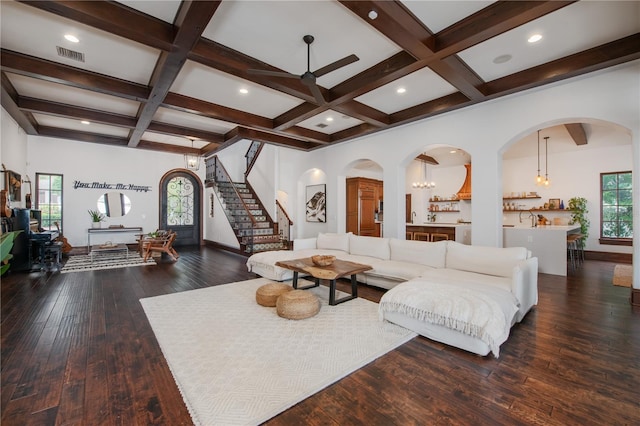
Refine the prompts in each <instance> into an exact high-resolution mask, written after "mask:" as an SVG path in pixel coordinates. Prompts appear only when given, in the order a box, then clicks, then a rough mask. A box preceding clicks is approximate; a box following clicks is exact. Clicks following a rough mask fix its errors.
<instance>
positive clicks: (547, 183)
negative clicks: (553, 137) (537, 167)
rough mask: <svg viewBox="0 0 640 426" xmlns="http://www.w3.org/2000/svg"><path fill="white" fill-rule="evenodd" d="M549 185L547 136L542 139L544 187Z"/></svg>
mask: <svg viewBox="0 0 640 426" xmlns="http://www.w3.org/2000/svg"><path fill="white" fill-rule="evenodd" d="M549 185H551V181H550V180H549V136H545V137H544V186H549Z"/></svg>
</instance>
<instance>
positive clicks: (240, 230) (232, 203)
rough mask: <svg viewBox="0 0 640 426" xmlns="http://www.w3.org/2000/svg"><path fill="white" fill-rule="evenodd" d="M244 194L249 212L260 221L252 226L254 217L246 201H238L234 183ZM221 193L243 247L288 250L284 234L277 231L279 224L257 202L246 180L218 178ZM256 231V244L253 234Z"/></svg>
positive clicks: (259, 249) (248, 250)
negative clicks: (282, 238)
mask: <svg viewBox="0 0 640 426" xmlns="http://www.w3.org/2000/svg"><path fill="white" fill-rule="evenodd" d="M232 185H233V186H235V189H236V190H237V191H238V193H239V194H240V197H241V198H242V201H244V204H245V205H246V206H247V208H248V209H249V213H250V214H251V215H252V216H253V218H254V220H255V221H256V225H255V228H253V229H252V223H251V218H250V217H249V215H248V214H247V211H246V210H245V208H244V206H243V205H242V202H240V201H238V200H237V198H236V195H235V191H234V189H233V186H232ZM215 187H216V189H217V192H218V195H219V196H220V199H221V200H222V202H223V207H224V208H225V210H226V211H227V217H228V218H229V222H230V223H231V227H232V228H233V230H234V232H235V234H236V236H237V237H238V241H239V242H240V246H241V249H242V250H243V251H245V252H246V253H257V252H261V251H268V250H286V249H287V248H288V247H285V245H284V244H283V243H282V241H281V239H280V235H278V234H277V233H275V230H274V228H275V226H274V224H273V223H272V222H271V221H270V220H269V217H268V216H267V215H266V214H264V211H263V210H262V209H261V208H260V204H258V203H257V202H256V198H257V196H256V195H255V194H254V193H253V192H252V191H251V189H250V188H249V187H247V186H246V184H245V183H243V182H234V183H233V184H231V183H229V182H217V183H216V185H215ZM252 234H253V244H252V243H251V235H252Z"/></svg>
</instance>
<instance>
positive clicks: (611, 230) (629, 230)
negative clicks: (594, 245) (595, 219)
mask: <svg viewBox="0 0 640 426" xmlns="http://www.w3.org/2000/svg"><path fill="white" fill-rule="evenodd" d="M600 200H601V202H600V211H601V214H600V218H601V219H600V239H601V241H600V242H601V243H603V244H607V243H609V244H616V243H622V242H627V241H628V242H629V243H630V242H631V239H632V238H633V195H632V180H631V172H614V173H601V174H600Z"/></svg>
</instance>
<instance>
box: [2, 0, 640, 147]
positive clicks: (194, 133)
mask: <svg viewBox="0 0 640 426" xmlns="http://www.w3.org/2000/svg"><path fill="white" fill-rule="evenodd" d="M0 7H1V12H2V14H1V25H2V28H1V48H2V57H1V61H0V64H1V70H2V105H3V107H4V108H5V109H6V110H7V111H8V112H9V113H10V114H11V116H12V117H13V118H14V119H15V120H16V121H17V122H18V123H19V124H20V125H21V127H23V128H24V129H25V131H26V132H27V133H29V134H33V135H42V136H50V137H60V138H69V139H74V140H79V141H84V142H88V143H101V144H111V145H117V146H128V147H130V148H137V149H151V150H160V151H168V152H175V153H184V152H193V151H197V152H199V153H200V154H202V155H205V156H206V155H210V154H212V153H214V152H215V151H216V150H217V149H219V148H220V147H221V146H226V145H227V144H230V143H234V142H235V141H238V140H241V139H254V140H260V141H264V142H268V143H273V144H278V145H281V146H287V147H290V148H295V149H302V150H313V149H318V148H322V147H324V146H328V145H332V144H336V143H340V142H343V141H347V140H350V139H353V138H356V137H359V136H363V135H367V134H371V133H374V132H377V131H380V130H382V129H385V128H389V127H393V126H398V125H401V124H404V123H409V122H412V121H415V120H420V119H425V118H428V117H431V116H435V115H437V114H442V113H444V112H447V111H451V110H455V109H459V108H464V107H467V106H470V105H474V104H478V103H481V102H484V101H487V100H490V99H494V98H497V97H500V96H504V95H508V94H511V93H515V92H518V91H522V90H526V89H530V88H534V87H538V86H542V85H545V84H549V83H552V82H555V81H559V80H562V79H565V78H570V77H574V76H578V75H581V74H584V73H588V72H593V71H596V70H599V69H603V68H607V67H611V66H614V65H618V64H621V63H625V62H629V61H632V60H634V59H638V58H639V57H640V2H637V1H579V2H573V1H517V2H516V1H498V2H492V1H362V0H358V1H329V0H326V1H220V2H209V1H183V2H181V1H177V0H162V1H153V0H146V1H122V2H115V1H108V2H101V1H72V2H67V1H25V2H21V1H2V2H1V3H0ZM67 34H68V35H73V36H75V37H77V38H78V39H79V41H78V42H72V41H68V40H66V39H65V35H67ZM307 34H308V35H313V36H314V38H315V40H314V42H313V43H312V44H311V45H310V57H309V64H307V45H306V44H305V42H304V41H303V36H305V35H307ZM534 34H540V35H541V36H542V39H541V40H540V41H538V42H536V43H529V42H528V41H527V39H528V38H529V37H530V36H532V35H534ZM352 54H355V55H356V56H357V57H358V60H357V61H355V62H352V63H350V64H348V65H345V66H343V67H340V68H338V69H336V70H334V71H331V72H329V73H326V74H324V75H322V76H318V78H317V84H318V87H319V92H320V95H321V97H322V98H324V101H320V100H319V99H318V98H317V97H315V96H314V94H313V92H312V91H311V88H310V87H309V86H307V85H305V84H304V82H303V81H301V80H300V79H298V78H282V77H272V76H264V75H260V74H254V73H250V72H248V70H249V69H259V70H266V71H273V72H282V71H284V72H287V73H292V74H296V75H302V74H303V73H305V71H307V69H308V68H309V69H310V70H311V71H314V70H318V69H320V68H322V67H324V66H326V65H328V64H332V63H334V62H335V61H338V60H340V59H342V58H345V57H347V56H349V55H352ZM61 55H62V56H61ZM399 89H404V91H403V92H401V91H399ZM82 121H86V122H89V123H90V124H83V123H82ZM192 139H195V141H194V142H193V143H192V142H191V140H192ZM390 143H399V142H398V141H390ZM192 145H193V148H192Z"/></svg>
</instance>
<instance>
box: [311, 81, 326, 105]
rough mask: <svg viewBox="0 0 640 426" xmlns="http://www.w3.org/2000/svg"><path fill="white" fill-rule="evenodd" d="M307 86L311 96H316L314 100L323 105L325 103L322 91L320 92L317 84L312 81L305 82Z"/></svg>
mask: <svg viewBox="0 0 640 426" xmlns="http://www.w3.org/2000/svg"><path fill="white" fill-rule="evenodd" d="M307 86H309V90H311V94H312V95H313V97H314V98H316V102H318V103H319V104H320V105H323V104H324V103H325V100H324V96H322V92H320V88H319V87H318V85H317V84H315V83H313V84H307Z"/></svg>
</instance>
